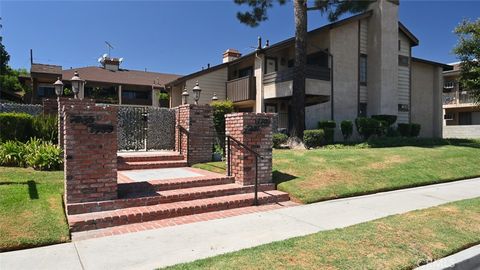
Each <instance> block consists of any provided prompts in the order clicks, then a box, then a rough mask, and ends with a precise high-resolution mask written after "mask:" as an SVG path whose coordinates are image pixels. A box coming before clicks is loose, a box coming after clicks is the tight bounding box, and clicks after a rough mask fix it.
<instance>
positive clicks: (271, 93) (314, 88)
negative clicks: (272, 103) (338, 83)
mask: <svg viewBox="0 0 480 270" xmlns="http://www.w3.org/2000/svg"><path fill="white" fill-rule="evenodd" d="M305 84H306V89H305V93H306V94H307V95H324V96H330V94H331V82H330V81H322V80H314V79H306V80H305ZM263 89H264V98H265V99H269V98H279V97H290V96H292V93H293V82H292V81H286V82H281V83H275V84H273V83H272V84H267V85H264V86H263Z"/></svg>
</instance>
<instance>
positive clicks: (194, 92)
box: [192, 81, 202, 105]
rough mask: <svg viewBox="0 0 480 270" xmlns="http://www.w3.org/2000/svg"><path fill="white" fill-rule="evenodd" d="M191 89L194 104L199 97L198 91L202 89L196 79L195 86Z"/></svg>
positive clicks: (196, 103)
mask: <svg viewBox="0 0 480 270" xmlns="http://www.w3.org/2000/svg"><path fill="white" fill-rule="evenodd" d="M192 91H193V99H194V100H195V105H198V100H199V99H200V92H202V89H201V88H200V86H199V85H198V81H197V82H196V83H195V87H193V89H192Z"/></svg>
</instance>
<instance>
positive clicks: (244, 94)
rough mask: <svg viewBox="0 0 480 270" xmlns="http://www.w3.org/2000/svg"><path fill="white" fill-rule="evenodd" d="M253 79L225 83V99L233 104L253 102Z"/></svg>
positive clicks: (243, 78)
mask: <svg viewBox="0 0 480 270" xmlns="http://www.w3.org/2000/svg"><path fill="white" fill-rule="evenodd" d="M255 95H256V86H255V77H254V76H247V77H242V78H238V79H235V80H231V81H228V82H227V98H228V99H229V100H231V101H233V102H239V101H245V100H255Z"/></svg>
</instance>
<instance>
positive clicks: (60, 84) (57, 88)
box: [53, 77, 63, 97]
mask: <svg viewBox="0 0 480 270" xmlns="http://www.w3.org/2000/svg"><path fill="white" fill-rule="evenodd" d="M53 86H54V87H55V94H56V95H57V97H59V96H61V95H62V94H63V82H62V81H61V80H60V77H57V81H56V82H55V83H53Z"/></svg>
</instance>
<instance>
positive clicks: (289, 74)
mask: <svg viewBox="0 0 480 270" xmlns="http://www.w3.org/2000/svg"><path fill="white" fill-rule="evenodd" d="M305 77H306V78H308V79H316V80H322V81H330V68H328V67H319V66H307V68H306V72H305ZM291 80H293V68H289V69H284V70H281V71H277V72H273V73H269V74H265V76H263V84H272V83H280V82H286V81H291Z"/></svg>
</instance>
